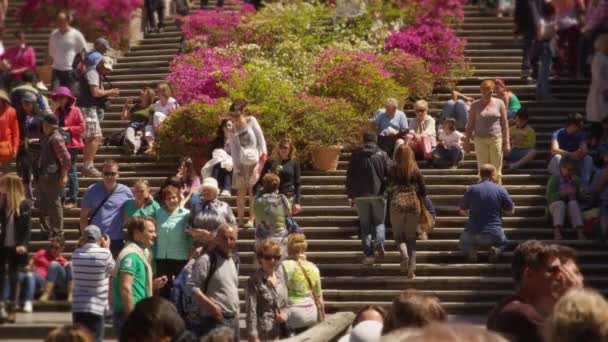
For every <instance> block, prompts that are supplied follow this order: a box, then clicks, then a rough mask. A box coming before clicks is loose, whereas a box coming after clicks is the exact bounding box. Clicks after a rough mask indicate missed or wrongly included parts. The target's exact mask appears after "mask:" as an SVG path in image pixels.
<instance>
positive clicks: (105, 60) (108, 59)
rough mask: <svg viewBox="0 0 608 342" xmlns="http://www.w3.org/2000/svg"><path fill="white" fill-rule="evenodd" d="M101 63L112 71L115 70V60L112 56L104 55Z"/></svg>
mask: <svg viewBox="0 0 608 342" xmlns="http://www.w3.org/2000/svg"><path fill="white" fill-rule="evenodd" d="M101 63H103V67H104V68H106V69H108V70H110V71H112V70H114V60H113V59H112V57H109V56H103V58H102V59H101Z"/></svg>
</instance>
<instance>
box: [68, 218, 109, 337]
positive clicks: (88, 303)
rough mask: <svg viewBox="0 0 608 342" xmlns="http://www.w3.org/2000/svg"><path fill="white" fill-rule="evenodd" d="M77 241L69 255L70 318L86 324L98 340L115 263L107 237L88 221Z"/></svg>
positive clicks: (101, 332)
mask: <svg viewBox="0 0 608 342" xmlns="http://www.w3.org/2000/svg"><path fill="white" fill-rule="evenodd" d="M81 243H84V244H83V245H82V246H81V247H80V248H78V249H76V250H75V251H74V255H73V256H72V277H73V282H74V290H73V296H74V297H73V302H72V320H73V322H74V323H79V324H82V325H84V326H85V327H87V328H88V329H89V330H90V331H91V333H93V336H95V340H96V341H98V342H101V341H103V335H104V311H105V308H106V305H107V304H108V292H109V284H110V274H111V273H112V271H113V270H114V266H115V262H114V258H112V253H110V237H109V236H107V235H105V236H102V235H101V230H100V229H99V227H97V226H95V225H90V226H88V227H86V228H85V229H84V232H83V234H82V240H81Z"/></svg>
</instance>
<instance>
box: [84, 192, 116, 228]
mask: <svg viewBox="0 0 608 342" xmlns="http://www.w3.org/2000/svg"><path fill="white" fill-rule="evenodd" d="M117 187H118V184H116V185H114V187H113V188H112V190H110V192H108V194H107V195H106V197H104V199H103V200H102V201H101V202H100V203H99V204H98V205H97V207H96V208H95V209H94V210H93V211H92V212H91V215H90V216H89V220H88V224H91V222H92V221H93V219H94V218H95V215H97V213H98V212H99V210H100V209H101V207H103V205H104V204H106V202H107V201H108V199H110V197H112V194H114V191H116V188H117Z"/></svg>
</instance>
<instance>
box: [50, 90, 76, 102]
mask: <svg viewBox="0 0 608 342" xmlns="http://www.w3.org/2000/svg"><path fill="white" fill-rule="evenodd" d="M59 96H65V97H67V98H69V99H70V100H72V101H76V98H75V97H74V95H72V91H71V90H70V88H68V87H58V88H57V89H55V91H53V92H52V93H51V94H50V95H49V97H50V98H51V99H55V98H57V97H59Z"/></svg>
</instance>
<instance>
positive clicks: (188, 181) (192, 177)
mask: <svg viewBox="0 0 608 342" xmlns="http://www.w3.org/2000/svg"><path fill="white" fill-rule="evenodd" d="M175 176H176V177H178V178H180V179H181V180H182V183H183V184H182V188H181V189H180V192H181V195H182V198H184V199H185V198H188V197H189V196H190V194H191V193H193V192H196V191H197V190H198V188H199V187H200V186H201V178H200V177H199V176H198V174H197V173H196V170H194V162H192V158H190V157H183V158H182V159H180V161H179V164H178V166H177V173H176V174H175Z"/></svg>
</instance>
